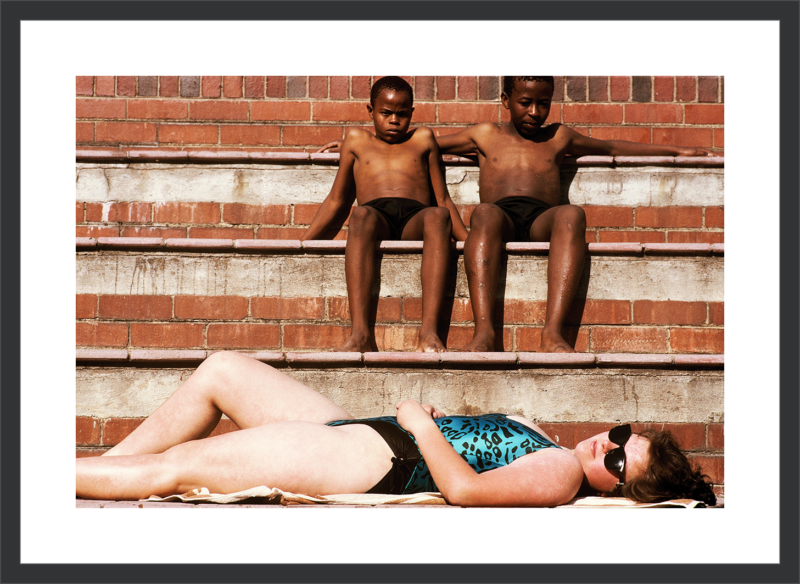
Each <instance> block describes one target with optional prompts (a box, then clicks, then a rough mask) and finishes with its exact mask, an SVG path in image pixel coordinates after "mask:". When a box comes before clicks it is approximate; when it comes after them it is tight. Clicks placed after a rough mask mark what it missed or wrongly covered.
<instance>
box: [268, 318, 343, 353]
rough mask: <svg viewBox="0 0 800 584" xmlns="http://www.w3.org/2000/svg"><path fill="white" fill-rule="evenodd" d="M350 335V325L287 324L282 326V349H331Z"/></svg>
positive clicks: (341, 343) (339, 344)
mask: <svg viewBox="0 0 800 584" xmlns="http://www.w3.org/2000/svg"><path fill="white" fill-rule="evenodd" d="M349 336H350V327H347V326H334V325H313V324H302V325H300V324H297V325H295V324H287V325H285V326H284V327H283V345H284V349H287V350H289V349H332V348H336V347H339V346H341V345H343V344H344V342H345V341H346V340H347V339H348V338H349Z"/></svg>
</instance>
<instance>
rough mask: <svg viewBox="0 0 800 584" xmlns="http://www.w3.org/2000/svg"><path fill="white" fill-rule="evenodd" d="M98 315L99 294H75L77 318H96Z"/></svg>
mask: <svg viewBox="0 0 800 584" xmlns="http://www.w3.org/2000/svg"><path fill="white" fill-rule="evenodd" d="M95 316H97V296H95V295H94V294H76V295H75V318H94V317H95Z"/></svg>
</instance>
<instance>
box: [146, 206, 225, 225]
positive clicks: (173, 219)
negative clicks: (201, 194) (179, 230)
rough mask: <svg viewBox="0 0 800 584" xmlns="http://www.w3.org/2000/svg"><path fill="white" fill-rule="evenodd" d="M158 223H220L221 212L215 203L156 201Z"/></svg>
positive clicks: (156, 219)
mask: <svg viewBox="0 0 800 584" xmlns="http://www.w3.org/2000/svg"><path fill="white" fill-rule="evenodd" d="M154 207H155V217H154V219H153V220H154V221H156V222H157V223H194V224H198V223H199V224H207V223H219V220H220V216H221V212H220V208H219V205H218V204H215V203H156V205H154Z"/></svg>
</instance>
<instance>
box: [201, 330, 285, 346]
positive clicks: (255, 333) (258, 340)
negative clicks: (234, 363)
mask: <svg viewBox="0 0 800 584" xmlns="http://www.w3.org/2000/svg"><path fill="white" fill-rule="evenodd" d="M208 346H209V347H210V348H225V349H228V348H233V349H277V348H278V347H279V346H280V328H279V327H278V326H276V325H271V324H212V325H209V327H208Z"/></svg>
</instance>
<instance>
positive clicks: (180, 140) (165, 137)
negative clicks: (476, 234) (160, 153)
mask: <svg viewBox="0 0 800 584" xmlns="http://www.w3.org/2000/svg"><path fill="white" fill-rule="evenodd" d="M158 138H159V142H160V143H162V144H217V143H218V142H219V126H215V125H211V124H202V125H189V124H159V126H158Z"/></svg>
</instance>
